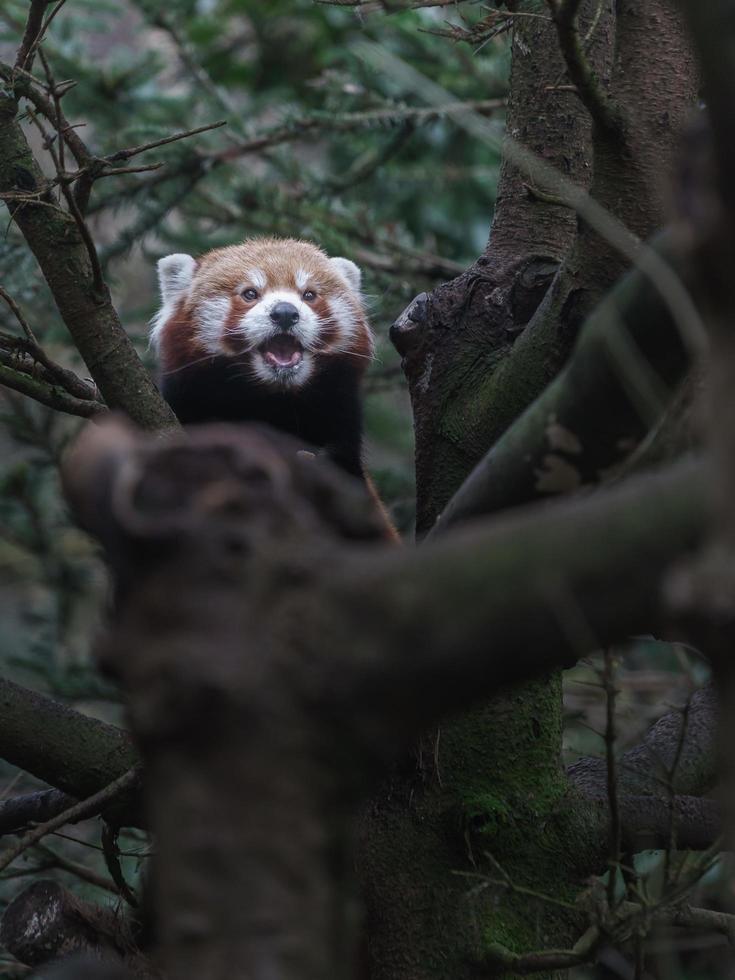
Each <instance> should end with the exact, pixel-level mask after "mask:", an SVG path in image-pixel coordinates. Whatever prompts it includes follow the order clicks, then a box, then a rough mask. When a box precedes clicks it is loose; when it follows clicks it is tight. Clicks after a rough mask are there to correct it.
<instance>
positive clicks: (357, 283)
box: [329, 258, 362, 293]
mask: <svg viewBox="0 0 735 980" xmlns="http://www.w3.org/2000/svg"><path fill="white" fill-rule="evenodd" d="M329 263H330V265H331V266H332V268H333V269H334V270H335V271H336V272H337V273H338V274H339V275H340V276H341V277H342V278H343V279H344V281H345V282H346V283H347V285H348V286H349V287H350V289H351V290H352V291H353V292H355V293H359V292H360V287H361V285H362V273H361V272H360V270H359V269H358V267H357V266H356V265H355V263H354V262H352V261H350V259H343V258H336V259H330V260H329Z"/></svg>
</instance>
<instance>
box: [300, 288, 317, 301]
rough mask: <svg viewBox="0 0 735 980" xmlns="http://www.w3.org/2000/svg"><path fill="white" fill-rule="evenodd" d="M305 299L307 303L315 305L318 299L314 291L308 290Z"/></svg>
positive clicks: (304, 295)
mask: <svg viewBox="0 0 735 980" xmlns="http://www.w3.org/2000/svg"><path fill="white" fill-rule="evenodd" d="M303 299H305V300H306V302H307V303H313V302H314V300H315V299H316V293H315V292H314V290H313V289H307V290H306V291H305V292H304V294H303Z"/></svg>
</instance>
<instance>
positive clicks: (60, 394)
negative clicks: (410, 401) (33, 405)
mask: <svg viewBox="0 0 735 980" xmlns="http://www.w3.org/2000/svg"><path fill="white" fill-rule="evenodd" d="M0 385H4V386H5V387H6V388H12V390H13V391H18V392H20V393H21V394H22V395H27V396H28V397H29V398H32V399H33V400H34V401H37V402H40V403H41V405H46V406H47V407H48V408H53V409H55V410H56V411H57V412H65V413H66V414H67V415H78V416H80V417H81V418H84V419H89V418H94V416H96V415H100V414H103V413H105V412H107V406H106V405H103V404H102V402H99V401H87V400H83V399H81V398H75V397H74V396H73V395H70V394H68V393H67V392H65V391H64V390H63V388H59V387H56V386H54V385H53V384H49V383H48V382H46V381H42V380H41V379H40V378H34V377H32V376H31V375H30V374H26V373H25V372H23V371H19V370H15V369H14V368H11V367H8V365H7V364H4V363H2V355H1V354H0Z"/></svg>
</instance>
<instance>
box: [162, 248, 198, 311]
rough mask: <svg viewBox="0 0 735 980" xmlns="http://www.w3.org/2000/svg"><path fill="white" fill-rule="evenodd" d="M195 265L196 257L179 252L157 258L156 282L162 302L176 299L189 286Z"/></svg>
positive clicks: (165, 302)
mask: <svg viewBox="0 0 735 980" xmlns="http://www.w3.org/2000/svg"><path fill="white" fill-rule="evenodd" d="M196 267H197V263H196V259H193V258H192V257H191V255H184V254H183V253H180V252H179V253H176V254H175V255H167V256H166V257H165V258H163V259H159V260H158V284H159V286H160V288H161V300H162V301H163V303H164V304H167V303H170V302H171V301H172V300H175V299H178V297H179V296H180V295H181V294H182V293H184V292H185V291H186V290H187V289H188V288H189V286H190V285H191V280H192V277H193V276H194V270H195V269H196Z"/></svg>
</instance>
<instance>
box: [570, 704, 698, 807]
mask: <svg viewBox="0 0 735 980" xmlns="http://www.w3.org/2000/svg"><path fill="white" fill-rule="evenodd" d="M685 725H686V728H685V730H683V729H684V726H685ZM682 735H683V738H682ZM716 739H717V697H716V695H715V692H714V690H713V688H711V687H704V688H702V689H701V690H699V691H697V692H696V693H695V694H694V695H693V697H692V699H691V701H690V704H689V710H688V711H687V713H686V720H685V716H684V713H683V712H682V711H681V710H676V711H670V712H668V713H667V714H665V715H664V716H663V717H662V718H660V719H659V720H658V721H657V722H656V724H655V725H653V726H652V727H651V728H650V729H649V730H648V732H647V733H646V735H645V737H644V739H643V741H642V742H641V743H640V744H639V745H636V746H634V747H633V748H632V749H629V750H628V751H627V752H625V753H624V754H623V756H622V758H621V759H620V762H619V772H618V785H619V792H620V793H621V794H625V795H627V796H659V797H661V796H665V794H666V788H667V786H668V785H669V783H671V784H672V788H673V790H674V792H676V793H677V794H687V795H698V794H701V793H705V792H707V791H708V790H709V789H711V788H712V786H713V785H714V783H715V780H716V777H717V772H716V759H717V752H716ZM677 754H678V759H677ZM675 759H676V767H675V771H674V772H673V773H672V769H673V767H674V765H673V764H674V760H675ZM568 774H569V778H570V779H571V781H572V782H573V783H574V785H575V786H576V787H577V788H578V789H579V790H580V791H581V792H582V793H584V795H585V796H588V797H590V798H595V797H603V796H604V795H605V793H606V767H605V761H604V759H597V758H584V759H579V760H578V761H577V762H575V763H573V764H572V765H571V766H570V767H569V770H568Z"/></svg>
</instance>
